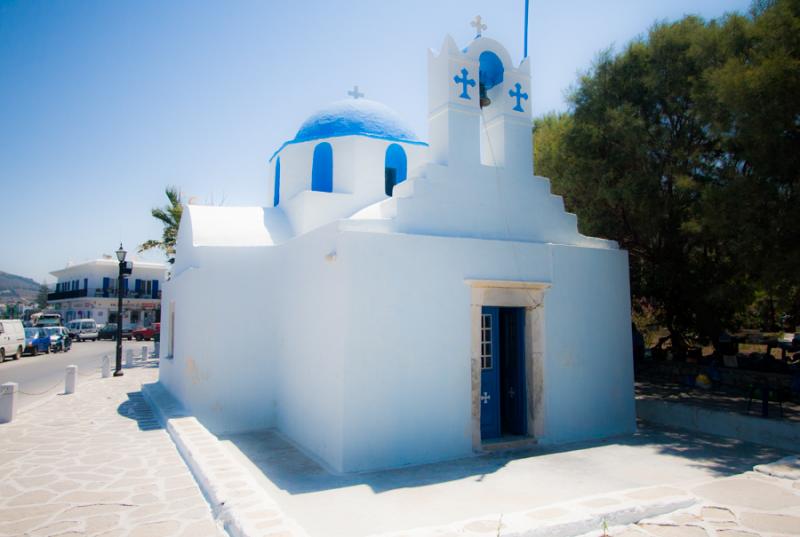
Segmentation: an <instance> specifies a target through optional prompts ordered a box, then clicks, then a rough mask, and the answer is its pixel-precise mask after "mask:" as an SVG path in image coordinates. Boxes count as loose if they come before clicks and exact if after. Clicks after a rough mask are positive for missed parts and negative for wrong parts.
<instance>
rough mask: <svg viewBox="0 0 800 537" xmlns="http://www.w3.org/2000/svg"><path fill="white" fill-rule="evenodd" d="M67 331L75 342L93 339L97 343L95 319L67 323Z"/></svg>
mask: <svg viewBox="0 0 800 537" xmlns="http://www.w3.org/2000/svg"><path fill="white" fill-rule="evenodd" d="M67 330H68V331H69V337H71V338H72V339H73V340H77V341H83V340H84V339H91V340H92V341H97V338H98V337H99V336H98V329H97V323H96V322H94V319H75V320H74V321H70V322H68V323H67Z"/></svg>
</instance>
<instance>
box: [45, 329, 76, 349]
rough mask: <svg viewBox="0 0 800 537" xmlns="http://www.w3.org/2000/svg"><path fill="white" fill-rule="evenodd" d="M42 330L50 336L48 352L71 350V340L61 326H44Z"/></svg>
mask: <svg viewBox="0 0 800 537" xmlns="http://www.w3.org/2000/svg"><path fill="white" fill-rule="evenodd" d="M43 330H44V331H45V333H46V334H47V335H48V336H50V350H52V351H55V352H58V351H62V352H67V351H68V350H70V349H71V348H72V339H70V337H69V332H67V329H66V328H64V327H63V326H46V327H44V328H43Z"/></svg>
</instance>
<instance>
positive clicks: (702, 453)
mask: <svg viewBox="0 0 800 537" xmlns="http://www.w3.org/2000/svg"><path fill="white" fill-rule="evenodd" d="M219 438H220V440H225V441H228V442H230V443H232V444H233V446H234V447H235V448H236V449H238V450H239V451H240V452H241V453H242V455H244V456H245V457H246V458H247V459H249V460H250V462H252V464H253V465H255V466H256V467H257V468H258V469H259V470H260V471H261V472H262V473H263V474H264V476H265V477H266V478H267V479H269V480H270V481H271V482H272V483H274V484H275V485H276V486H277V487H279V488H280V489H282V490H285V491H286V492H288V493H289V494H303V493H308V492H320V491H326V490H331V489H339V488H344V487H353V486H358V485H366V486H368V487H370V488H371V489H372V490H373V492H375V493H380V492H385V491H390V490H394V489H400V488H411V487H424V486H428V485H434V484H438V483H445V482H451V481H458V480H463V479H467V480H470V481H474V482H481V481H483V480H484V479H485V478H486V477H487V476H488V475H490V474H494V473H496V472H498V471H500V470H502V469H503V468H505V467H506V466H507V465H509V464H511V463H514V464H516V465H519V464H523V465H527V466H530V467H531V469H530V470H529V471H530V472H532V476H534V478H535V476H536V474H539V475H543V474H544V473H547V474H548V475H549V476H550V474H553V475H552V476H550V477H555V478H558V475H557V474H558V472H560V471H561V470H560V469H559V465H563V467H564V474H563V477H564V479H580V476H581V475H582V474H584V475H585V472H593V473H596V474H597V475H602V474H604V473H606V472H608V478H607V479H608V480H609V481H613V482H616V481H619V483H620V484H621V485H622V484H624V483H625V482H630V483H629V484H628V488H630V487H636V486H646V485H647V483H644V481H647V478H646V476H645V478H642V479H639V481H641V483H639V481H637V479H636V478H634V479H630V478H628V477H626V476H624V475H616V474H615V471H616V470H615V468H616V466H619V465H621V468H624V467H626V466H627V465H626V464H625V463H624V461H619V464H614V463H612V462H611V461H612V460H614V457H616V458H617V459H619V457H632V458H636V457H639V453H641V459H640V460H639V462H638V464H639V465H640V468H639V469H638V470H631V472H635V471H638V472H639V473H640V474H648V473H649V469H650V468H653V470H654V472H655V468H654V467H653V466H652V465H674V466H675V467H676V468H679V469H681V471H684V473H691V474H692V475H695V474H696V475H697V477H701V476H706V477H709V478H712V477H724V476H730V475H735V474H740V473H742V472H746V471H749V470H751V469H752V467H753V466H754V465H756V464H762V463H766V462H771V461H774V460H776V459H779V458H781V457H783V456H785V455H786V453H785V452H783V451H781V450H777V449H773V448H770V447H766V446H760V445H756V444H751V443H747V442H742V441H740V440H735V439H730V438H722V437H717V436H711V435H703V434H696V433H692V432H688V431H681V430H677V429H668V428H664V427H656V426H652V425H650V424H647V425H644V424H640V429H639V431H638V432H637V433H635V434H633V435H630V436H624V437H617V438H612V439H607V440H602V441H595V442H581V443H576V444H570V445H562V446H557V447H553V446H548V447H545V446H534V447H532V448H528V449H523V450H517V451H507V452H499V453H488V454H483V455H478V456H475V457H469V458H465V459H457V460H452V461H445V462H440V463H434V464H425V465H419V466H409V467H403V468H398V469H393V470H385V471H380V472H368V473H359V474H345V475H336V474H332V473H330V472H328V471H327V470H325V469H324V468H323V467H321V466H320V465H319V464H318V463H316V462H315V461H314V460H312V459H311V458H309V457H308V456H306V455H305V454H304V453H303V452H302V451H300V450H299V449H297V448H296V447H295V446H294V445H293V444H292V443H290V442H289V441H288V440H286V439H285V438H283V437H282V436H281V435H280V434H278V433H276V432H275V431H271V430H270V431H256V432H249V433H241V434H232V435H223V436H220V437H219ZM617 448H619V449H617ZM608 450H613V451H608ZM595 458H596V459H597V461H596V462H593V461H594V459H595ZM648 465H651V466H648ZM661 471H662V473H664V470H663V469H662V470H661ZM620 473H625V471H622V472H620ZM667 473H668V471H667ZM663 477H664V476H663V475H662V476H661V479H663ZM654 479H655V478H654Z"/></svg>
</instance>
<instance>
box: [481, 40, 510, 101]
mask: <svg viewBox="0 0 800 537" xmlns="http://www.w3.org/2000/svg"><path fill="white" fill-rule="evenodd" d="M478 61H479V62H480V66H479V67H478V82H479V84H478V89H479V91H480V97H481V108H483V107H485V106H489V105H490V104H491V101H490V100H489V96H488V94H487V92H488V91H489V90H490V89H492V88H493V87H495V86H497V85H498V84H501V83H502V82H503V72H504V71H505V69H504V68H503V62H502V61H501V60H500V58H498V57H497V54H495V53H494V52H491V51H489V50H485V51H483V52H481V55H480V56H479V57H478Z"/></svg>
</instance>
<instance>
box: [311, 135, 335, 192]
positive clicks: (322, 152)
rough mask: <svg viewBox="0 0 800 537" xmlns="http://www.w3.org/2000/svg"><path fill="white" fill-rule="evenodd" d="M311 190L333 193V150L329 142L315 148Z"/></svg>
mask: <svg viewBox="0 0 800 537" xmlns="http://www.w3.org/2000/svg"><path fill="white" fill-rule="evenodd" d="M311 190H314V191H316V192H333V149H332V148H331V144H329V143H328V142H322V143H321V144H317V147H315V148H314V162H313V164H312V167H311Z"/></svg>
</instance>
